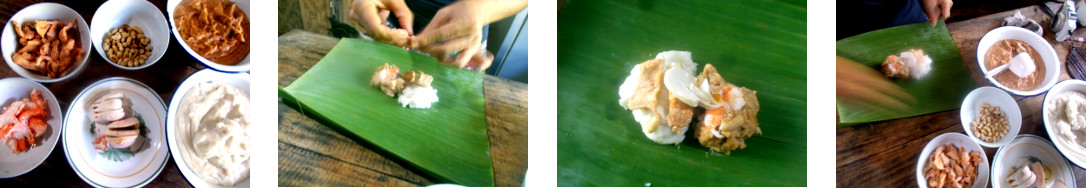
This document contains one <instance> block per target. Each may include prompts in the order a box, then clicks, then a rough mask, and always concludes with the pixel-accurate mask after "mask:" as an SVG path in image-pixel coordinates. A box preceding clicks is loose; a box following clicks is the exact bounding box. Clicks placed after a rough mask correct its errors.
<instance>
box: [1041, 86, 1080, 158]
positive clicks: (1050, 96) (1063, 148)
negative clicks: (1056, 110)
mask: <svg viewBox="0 0 1086 188" xmlns="http://www.w3.org/2000/svg"><path fill="white" fill-rule="evenodd" d="M1070 91H1077V92H1082V93H1086V81H1082V80H1075V79H1070V80H1064V81H1061V82H1060V83H1059V84H1056V86H1053V87H1052V90H1049V91H1048V93H1047V94H1045V100H1044V103H1041V115H1042V116H1041V119H1044V122H1045V131H1046V132H1047V133H1048V136H1049V138H1051V139H1053V141H1052V142H1053V143H1055V145H1056V149H1058V150H1059V151H1060V153H1061V154H1063V156H1065V157H1066V158H1067V160H1069V161H1071V163H1074V164H1075V165H1076V166H1079V167H1083V168H1086V158H1076V157H1073V156H1074V155H1073V153H1072V151H1071V150H1070V149H1071V148H1072V147H1079V148H1081V147H1082V146H1078V145H1073V144H1064V143H1063V142H1061V141H1057V140H1055V139H1058V138H1055V137H1053V136H1056V135H1060V134H1059V133H1058V132H1056V131H1057V130H1058V129H1059V128H1058V127H1056V125H1054V123H1056V122H1052V120H1051V119H1050V118H1049V116H1050V115H1051V114H1052V112H1051V111H1050V110H1049V108H1051V107H1050V106H1049V103H1051V101H1052V100H1055V98H1056V97H1057V96H1059V95H1060V94H1063V93H1064V92H1070Z"/></svg>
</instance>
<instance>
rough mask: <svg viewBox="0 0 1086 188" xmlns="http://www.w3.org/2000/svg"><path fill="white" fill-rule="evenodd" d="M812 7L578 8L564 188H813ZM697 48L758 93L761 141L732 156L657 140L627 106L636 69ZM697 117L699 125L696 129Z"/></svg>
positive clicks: (693, 142) (560, 52)
mask: <svg viewBox="0 0 1086 188" xmlns="http://www.w3.org/2000/svg"><path fill="white" fill-rule="evenodd" d="M806 15H807V10H806V3H805V2H804V1H788V2H785V1H774V0H746V1H681V2H672V1H569V2H567V4H566V5H565V6H564V7H563V8H562V10H561V11H560V12H559V13H558V36H557V39H558V44H557V48H558V49H557V60H558V62H557V63H558V64H557V72H558V82H557V87H558V95H557V97H558V112H557V114H558V120H557V121H558V146H557V147H558V185H559V186H805V185H806V183H807V114H806V112H807V98H806V97H807V93H806V92H807V74H806V67H807V64H806V58H807V53H806V47H807V36H806V31H807V24H806V20H807V17H806ZM667 50H681V51H690V52H691V53H692V55H693V57H692V58H693V60H694V61H695V62H697V63H698V69H699V70H698V71H699V72H700V71H701V69H703V67H704V64H706V63H709V64H713V65H714V66H715V67H717V69H718V70H719V72H720V74H721V75H722V76H723V77H724V79H725V80H726V81H728V82H730V83H733V84H736V85H738V86H740V87H747V88H749V89H752V90H755V91H757V97H758V101H759V102H760V104H761V110H760V111H759V112H758V119H759V123H760V127H761V129H762V131H763V134H761V135H755V136H754V137H752V138H750V139H747V140H746V145H747V147H746V148H745V149H740V150H736V151H732V152H731V154H730V155H724V154H720V153H714V152H711V151H710V150H709V149H708V148H706V147H703V146H701V145H700V144H699V143H698V141H697V138H695V137H693V134H692V133H693V132H694V131H693V129H690V130H691V131H687V137H686V138H685V139H684V141H683V142H682V143H680V144H677V145H661V144H657V143H655V142H653V141H651V140H649V139H648V138H647V137H645V135H644V134H643V133H642V132H641V126H640V125H639V124H638V122H637V121H635V120H634V117H633V115H632V113H631V112H630V111H629V110H625V109H623V108H622V107H621V106H620V105H619V104H618V100H619V95H618V90H619V85H621V84H622V82H623V80H625V78H626V77H627V76H629V74H630V70H631V69H632V68H633V66H634V65H636V64H638V63H641V62H644V61H646V60H649V59H652V58H654V57H655V55H656V54H657V53H659V52H663V51H667ZM697 122H698V120H696V118H695V120H694V121H692V123H697Z"/></svg>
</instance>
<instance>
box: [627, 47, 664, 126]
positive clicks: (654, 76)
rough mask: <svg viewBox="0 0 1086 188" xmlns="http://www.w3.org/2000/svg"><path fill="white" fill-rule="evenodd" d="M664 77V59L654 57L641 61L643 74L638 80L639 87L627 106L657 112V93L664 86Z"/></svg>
mask: <svg viewBox="0 0 1086 188" xmlns="http://www.w3.org/2000/svg"><path fill="white" fill-rule="evenodd" d="M663 77H664V60H659V59H653V60H648V61H645V62H643V63H641V76H640V80H638V81H637V89H634V94H633V96H630V100H629V102H628V103H627V104H626V106H627V107H629V108H630V109H647V110H649V111H652V112H653V113H656V112H657V111H656V104H657V103H658V100H657V95H659V94H660V89H663V87H664V85H663V84H662V81H663Z"/></svg>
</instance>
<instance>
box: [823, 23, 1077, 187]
mask: <svg viewBox="0 0 1086 188" xmlns="http://www.w3.org/2000/svg"><path fill="white" fill-rule="evenodd" d="M1017 10H1020V11H1022V15H1024V16H1026V17H1029V18H1031V19H1034V20H1036V21H1038V22H1039V23H1041V25H1044V26H1046V27H1045V28H1044V29H1045V33H1044V35H1043V37H1044V38H1045V39H1046V40H1048V42H1049V43H1050V44H1052V46H1053V48H1054V49H1055V50H1056V54H1057V55H1058V56H1059V58H1058V59H1060V62H1061V63H1060V67H1061V68H1060V70H1061V75H1060V80H1065V79H1070V76H1068V74H1067V70H1066V68H1064V66H1065V65H1064V64H1065V63H1066V59H1067V54H1068V52H1069V50H1070V45H1068V44H1067V43H1065V42H1056V41H1055V36H1054V35H1053V34H1052V33H1051V32H1049V31H1048V30H1049V28H1048V27H1047V25H1048V23H1049V21H1050V17H1049V16H1048V15H1047V14H1045V13H1044V12H1043V10H1041V9H1040V6H1028V7H1024V8H1019V9H1017ZM1014 12H1015V10H1010V11H1006V12H1001V13H997V14H992V15H988V16H983V17H978V18H974V19H969V20H964V21H960V22H955V23H950V24H948V25H947V29H948V30H949V31H950V36H951V38H953V39H954V42H955V43H956V44H957V45H958V51H959V53H961V56H962V58H963V59H964V60H965V63H966V66H967V67H968V68H969V71H970V73H971V76H972V78H973V80H974V81H976V82H977V85H979V86H993V85H992V84H991V83H990V82H988V80H986V79H984V78H983V76H982V75H981V74H980V69H979V68H978V65H977V43H978V42H980V38H981V37H983V36H984V34H985V33H987V32H988V31H990V30H992V29H995V28H997V27H999V26H1001V24H1002V20H1003V18H1005V17H1008V16H1011V15H1013V14H1014ZM1082 32H1086V31H1084V30H1083V29H1079V32H1076V35H1075V36H1082ZM1014 99H1015V100H1016V101H1017V102H1018V106H1019V108H1020V109H1021V110H1022V129H1021V130H1020V133H1019V134H1020V135H1021V134H1033V135H1037V136H1041V137H1044V138H1046V139H1047V138H1048V134H1047V133H1046V132H1045V128H1044V121H1043V120H1042V119H1041V116H1042V115H1041V103H1042V101H1043V100H1044V93H1042V94H1041V95H1038V96H1033V97H1018V96H1015V97H1014ZM949 132H957V133H965V130H964V129H963V128H962V123H961V119H960V116H959V111H958V110H957V109H955V110H950V111H944V112H937V113H932V114H927V115H921V116H916V117H909V118H902V119H896V120H889V121H883V122H875V123H870V124H869V125H858V126H854V127H841V128H837V186H838V187H885V186H891V187H916V186H917V183H916V162H917V160H918V158H919V157H920V152H921V150H922V149H923V148H924V146H925V145H927V143H928V141H931V140H932V139H934V138H935V137H936V136H939V135H941V134H943V133H949ZM997 150H998V148H985V149H984V152H985V153H986V154H987V155H988V159H989V160H991V159H993V156H994V155H995V153H996V151H997ZM1068 163H1070V162H1068ZM1071 166H1074V167H1073V171H1074V173H1075V182H1077V183H1078V186H1086V170H1084V169H1083V168H1081V167H1078V166H1075V165H1074V164H1071ZM990 182H991V181H990V180H989V186H991V183H990Z"/></svg>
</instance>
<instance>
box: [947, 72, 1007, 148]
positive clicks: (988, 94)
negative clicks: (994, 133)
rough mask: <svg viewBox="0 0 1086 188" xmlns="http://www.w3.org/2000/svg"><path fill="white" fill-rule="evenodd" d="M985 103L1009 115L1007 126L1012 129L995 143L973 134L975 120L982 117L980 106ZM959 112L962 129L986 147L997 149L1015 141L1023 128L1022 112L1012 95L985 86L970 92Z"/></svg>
mask: <svg viewBox="0 0 1086 188" xmlns="http://www.w3.org/2000/svg"><path fill="white" fill-rule="evenodd" d="M984 103H988V104H989V105H992V106H998V107H999V109H1000V110H1003V113H1004V114H1006V115H1007V124H1008V125H1009V126H1010V129H1009V130H1007V134H1004V135H1003V137H1002V138H1000V139H999V140H996V141H995V142H985V141H984V140H981V139H980V138H978V137H977V135H974V134H973V120H976V119H977V118H978V117H980V106H981V105H982V104H984ZM959 111H960V112H961V118H962V127H963V128H965V133H966V134H968V135H969V138H972V139H973V141H975V142H977V143H979V144H980V145H982V146H984V147H990V148H996V147H999V146H1002V145H1003V144H1007V143H1008V142H1011V140H1014V137H1015V136H1016V135H1018V130H1019V129H1021V128H1022V111H1021V110H1020V109H1018V103H1017V102H1015V101H1014V98H1011V95H1008V94H1007V92H1004V91H1003V90H1000V89H998V88H994V87H987V86H985V87H980V88H977V89H974V90H973V91H972V92H969V95H966V96H965V100H964V101H962V108H961V110H959Z"/></svg>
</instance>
